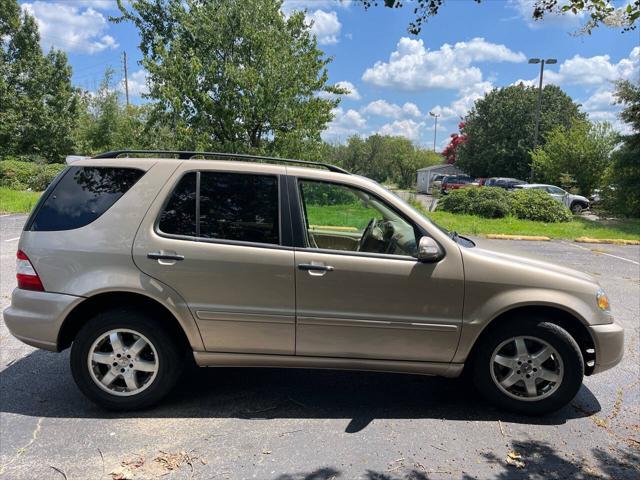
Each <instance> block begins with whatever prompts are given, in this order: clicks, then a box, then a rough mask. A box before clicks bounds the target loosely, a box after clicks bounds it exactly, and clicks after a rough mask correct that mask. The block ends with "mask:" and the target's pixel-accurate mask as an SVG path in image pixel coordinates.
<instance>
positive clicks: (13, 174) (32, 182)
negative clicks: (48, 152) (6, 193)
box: [0, 160, 65, 192]
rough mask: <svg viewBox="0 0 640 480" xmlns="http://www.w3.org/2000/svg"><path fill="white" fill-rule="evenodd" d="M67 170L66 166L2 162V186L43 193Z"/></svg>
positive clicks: (0, 164)
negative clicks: (62, 171) (57, 176)
mask: <svg viewBox="0 0 640 480" xmlns="http://www.w3.org/2000/svg"><path fill="white" fill-rule="evenodd" d="M64 168H65V165H64V164H60V163H51V164H41V163H35V162H22V161H19V160H3V161H0V186H2V187H8V188H11V189H13V190H33V191H35V192H41V191H43V190H44V189H45V188H47V185H49V184H50V183H51V181H52V180H53V179H54V178H55V177H56V175H58V173H60V171H61V170H62V169H64Z"/></svg>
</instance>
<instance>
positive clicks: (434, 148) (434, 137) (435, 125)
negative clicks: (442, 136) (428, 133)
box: [429, 112, 440, 152]
mask: <svg viewBox="0 0 640 480" xmlns="http://www.w3.org/2000/svg"><path fill="white" fill-rule="evenodd" d="M429 115H431V116H432V117H433V118H435V119H436V122H435V124H434V126H433V151H434V152H435V151H436V137H437V135H438V117H439V116H440V114H439V113H433V112H429Z"/></svg>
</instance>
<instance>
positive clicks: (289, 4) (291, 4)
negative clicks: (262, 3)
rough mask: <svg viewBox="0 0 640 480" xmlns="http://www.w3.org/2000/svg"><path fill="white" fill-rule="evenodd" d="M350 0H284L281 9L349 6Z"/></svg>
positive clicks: (287, 10) (288, 10)
mask: <svg viewBox="0 0 640 480" xmlns="http://www.w3.org/2000/svg"><path fill="white" fill-rule="evenodd" d="M351 2H352V0H284V3H283V4H282V10H283V11H285V12H290V11H292V10H305V9H311V8H316V9H318V8H335V7H341V8H349V7H350V6H351Z"/></svg>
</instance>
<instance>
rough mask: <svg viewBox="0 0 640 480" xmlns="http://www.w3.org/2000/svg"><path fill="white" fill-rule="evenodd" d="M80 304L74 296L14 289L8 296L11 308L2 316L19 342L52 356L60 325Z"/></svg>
mask: <svg viewBox="0 0 640 480" xmlns="http://www.w3.org/2000/svg"><path fill="white" fill-rule="evenodd" d="M82 300H83V298H82V297H76V296H74V295H63V294H61V293H49V292H34V291H31V290H22V289H19V288H16V289H15V290H14V291H13V294H12V295H11V305H10V306H9V307H7V308H6V309H5V310H4V312H3V315H4V323H5V324H6V325H7V328H8V329H9V331H10V332H11V334H12V335H13V336H14V337H16V338H17V339H18V340H21V341H22V342H24V343H26V344H27V345H31V346H34V347H37V348H43V349H45V350H52V351H54V352H55V351H58V334H59V333H60V327H61V326H62V322H63V321H64V319H65V318H66V317H67V314H68V313H69V312H70V311H71V310H72V309H73V307H75V306H76V305H77V304H78V303H80V302H81V301H82Z"/></svg>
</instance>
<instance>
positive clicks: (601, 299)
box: [596, 289, 609, 312]
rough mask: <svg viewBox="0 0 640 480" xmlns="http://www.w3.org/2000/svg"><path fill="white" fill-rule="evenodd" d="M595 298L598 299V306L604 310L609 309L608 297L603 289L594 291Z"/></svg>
mask: <svg viewBox="0 0 640 480" xmlns="http://www.w3.org/2000/svg"><path fill="white" fill-rule="evenodd" d="M596 300H597V301H598V308H599V309H600V310H602V311H604V312H608V311H609V297H607V294H606V293H604V290H602V289H600V290H598V293H596Z"/></svg>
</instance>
